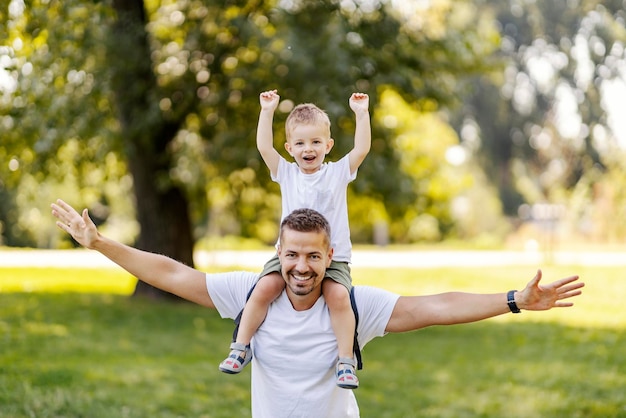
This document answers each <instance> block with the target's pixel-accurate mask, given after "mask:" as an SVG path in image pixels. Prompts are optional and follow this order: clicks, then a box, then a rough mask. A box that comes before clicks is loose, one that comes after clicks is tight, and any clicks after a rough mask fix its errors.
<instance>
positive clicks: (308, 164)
mask: <svg viewBox="0 0 626 418" xmlns="http://www.w3.org/2000/svg"><path fill="white" fill-rule="evenodd" d="M334 143H335V141H334V140H333V139H332V138H330V136H329V132H328V128H327V127H325V126H322V125H319V124H312V125H311V124H307V125H302V124H300V125H297V126H295V127H294V128H293V129H292V130H291V132H290V135H289V139H288V140H287V142H286V143H285V149H286V150H287V152H289V155H291V156H292V157H293V158H294V160H295V161H296V164H298V167H300V170H301V171H302V172H303V173H305V174H311V173H315V172H316V171H318V170H319V169H320V167H321V166H322V163H323V162H324V158H325V157H326V154H328V153H329V152H330V150H331V149H332V148H333V145H334Z"/></svg>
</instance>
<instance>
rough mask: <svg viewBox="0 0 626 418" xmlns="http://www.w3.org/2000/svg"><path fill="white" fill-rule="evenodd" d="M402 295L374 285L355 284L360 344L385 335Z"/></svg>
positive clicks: (362, 344) (363, 344)
mask: <svg viewBox="0 0 626 418" xmlns="http://www.w3.org/2000/svg"><path fill="white" fill-rule="evenodd" d="M399 297H400V295H398V294H395V293H393V292H390V291H388V290H384V289H379V288H376V287H372V286H355V287H354V299H355V301H356V305H357V310H358V311H359V325H358V333H359V344H360V345H361V347H363V346H365V344H367V343H368V342H369V341H371V340H373V339H374V338H376V337H382V336H383V335H385V328H387V324H388V323H389V319H390V318H391V314H392V312H393V309H394V307H395V306H396V302H397V301H398V298H399Z"/></svg>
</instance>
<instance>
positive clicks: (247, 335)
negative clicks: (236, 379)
mask: <svg viewBox="0 0 626 418" xmlns="http://www.w3.org/2000/svg"><path fill="white" fill-rule="evenodd" d="M284 288H285V281H284V280H283V278H282V277H281V275H280V274H279V273H270V274H267V275H266V276H263V277H261V278H260V279H259V280H258V281H257V283H256V286H255V287H254V290H253V291H252V293H251V294H250V298H249V299H248V301H247V302H246V305H245V306H244V309H243V312H242V314H241V319H240V322H239V329H238V331H237V336H236V340H235V342H234V343H233V344H231V351H230V353H229V355H228V357H227V358H226V359H224V361H222V362H221V363H220V367H219V368H220V370H221V371H222V372H224V373H229V374H234V373H239V372H240V371H241V370H242V369H243V368H244V367H245V366H246V365H247V364H248V363H249V362H250V360H251V359H252V353H251V352H250V340H251V339H252V336H253V335H254V333H255V332H256V330H257V329H258V328H259V327H260V326H261V324H262V323H263V321H264V320H265V316H266V315H267V309H268V307H269V305H270V303H272V302H273V301H274V299H276V298H277V297H278V296H279V295H280V293H281V292H282V291H283V289H284Z"/></svg>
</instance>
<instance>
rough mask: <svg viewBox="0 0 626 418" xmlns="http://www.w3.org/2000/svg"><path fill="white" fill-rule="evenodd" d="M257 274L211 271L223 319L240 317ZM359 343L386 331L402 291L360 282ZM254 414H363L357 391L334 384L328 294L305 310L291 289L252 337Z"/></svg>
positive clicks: (263, 417)
mask: <svg viewBox="0 0 626 418" xmlns="http://www.w3.org/2000/svg"><path fill="white" fill-rule="evenodd" d="M256 279H257V274H255V273H251V272H235V273H219V274H207V279H206V280H207V290H208V292H209V295H210V296H211V300H213V303H214V304H215V307H216V309H217V311H218V312H219V314H220V315H221V316H222V318H235V317H236V316H237V314H238V313H239V311H240V310H241V309H242V308H243V306H244V304H245V301H246V295H247V294H248V291H249V290H250V287H251V286H252V285H253V283H254V282H255V280H256ZM354 295H355V300H356V304H357V309H358V312H359V325H358V334H359V346H360V347H361V349H362V348H363V347H364V346H365V344H367V343H368V342H369V341H371V340H372V339H374V338H375V337H381V336H383V335H385V328H386V326H387V323H388V322H389V318H390V317H391V313H392V311H393V308H394V306H395V304H396V302H397V300H398V297H399V296H398V295H396V294H394V293H391V292H388V291H386V290H382V289H377V288H374V287H368V286H356V287H355V294H354ZM252 350H253V353H254V357H253V360H252V416H253V417H255V418H281V417H290V418H293V417H301V418H305V417H310V418H319V417H337V418H350V417H358V416H359V407H358V405H357V402H356V398H355V396H354V391H352V390H346V389H341V388H339V387H337V386H336V384H335V363H336V361H337V356H338V352H337V340H336V338H335V334H334V333H333V330H332V327H331V325H330V315H329V312H328V307H327V305H326V302H325V301H324V297H323V296H322V297H320V299H319V300H318V301H317V302H316V303H315V305H314V306H313V307H312V308H311V309H308V310H306V311H296V310H294V309H293V306H292V305H291V302H290V301H289V298H288V297H287V293H286V292H284V291H283V293H282V294H281V295H280V296H279V297H278V299H276V300H275V301H274V302H273V303H272V304H271V305H270V307H269V310H268V313H267V316H266V318H265V321H264V322H263V324H262V325H261V327H260V328H259V329H258V331H257V332H256V334H255V336H254V338H253V339H252Z"/></svg>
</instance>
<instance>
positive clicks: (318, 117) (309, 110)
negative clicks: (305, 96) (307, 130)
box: [285, 103, 330, 141]
mask: <svg viewBox="0 0 626 418" xmlns="http://www.w3.org/2000/svg"><path fill="white" fill-rule="evenodd" d="M298 125H320V126H323V127H325V128H327V129H328V138H330V118H329V117H328V115H327V114H326V112H324V111H323V110H322V109H320V108H319V107H317V106H315V105H314V104H312V103H302V104H299V105H298V106H296V107H294V108H293V110H292V111H291V113H290V114H289V116H287V120H286V121H285V133H286V135H287V141H289V140H290V139H291V131H292V130H293V129H294V128H295V127H296V126H298Z"/></svg>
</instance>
